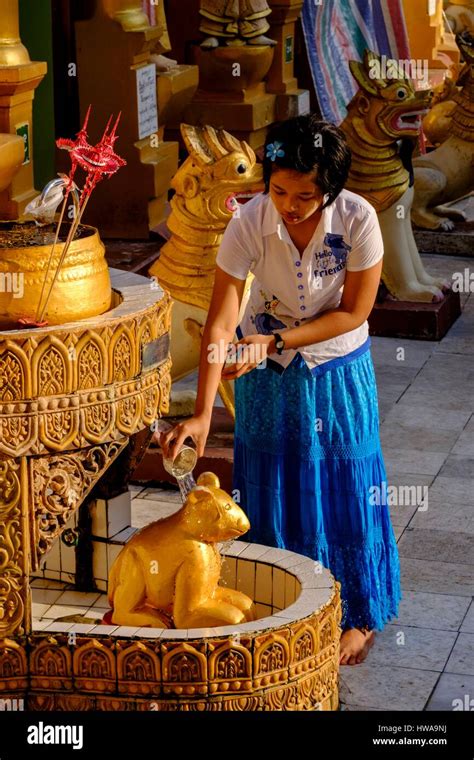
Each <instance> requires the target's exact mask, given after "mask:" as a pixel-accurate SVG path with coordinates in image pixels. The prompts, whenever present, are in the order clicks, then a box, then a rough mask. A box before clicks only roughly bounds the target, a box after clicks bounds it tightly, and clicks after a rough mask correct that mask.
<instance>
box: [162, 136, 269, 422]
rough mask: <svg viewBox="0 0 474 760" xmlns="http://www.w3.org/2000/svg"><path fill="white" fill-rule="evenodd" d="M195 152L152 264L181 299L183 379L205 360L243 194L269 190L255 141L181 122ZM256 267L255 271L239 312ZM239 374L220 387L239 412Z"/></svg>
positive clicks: (177, 304) (182, 172)
mask: <svg viewBox="0 0 474 760" xmlns="http://www.w3.org/2000/svg"><path fill="white" fill-rule="evenodd" d="M181 134H182V136H183V139H184V142H185V144H186V147H187V149H188V152H189V156H188V158H187V159H186V161H184V163H183V164H182V165H181V167H180V168H179V169H178V171H177V172H176V174H175V176H174V178H173V181H172V183H171V186H172V187H173V189H174V190H176V193H175V195H174V196H173V198H172V200H171V214H170V216H169V218H168V228H169V230H170V232H171V237H170V239H169V240H168V242H167V243H165V245H164V246H163V247H162V249H161V252H160V257H159V259H158V260H157V261H156V262H155V263H154V264H153V266H152V267H151V269H150V275H152V276H153V277H156V279H157V280H158V282H159V284H160V285H161V286H162V287H164V288H166V290H168V291H169V292H170V293H171V296H172V298H173V300H174V303H173V308H172V324H171V335H172V340H171V360H172V370H171V374H172V378H173V380H179V379H180V378H182V377H185V376H186V375H187V374H189V373H190V372H192V371H194V370H195V369H196V368H197V367H198V365H199V357H200V347H201V335H202V330H203V328H204V324H205V322H206V318H207V312H208V309H209V305H210V302H211V296H212V290H213V287H214V274H215V266H216V255H217V251H218V250H219V245H220V242H221V240H222V236H223V234H224V232H225V229H226V227H227V224H228V223H229V221H230V219H231V217H232V214H233V213H238V210H239V206H238V201H237V198H239V197H240V198H242V200H243V199H245V198H246V197H247V198H248V197H251V196H252V194H255V193H256V192H259V191H262V190H263V189H264V186H263V174H262V167H261V165H260V164H257V159H256V156H255V153H254V152H253V150H252V148H251V147H250V146H249V145H248V144H247V143H246V142H245V141H243V142H240V140H237V139H236V138H235V137H233V136H232V135H231V134H229V133H228V132H226V131H225V130H223V129H221V130H216V129H214V128H213V127H209V126H205V127H193V126H190V125H188V124H182V125H181ZM252 280H253V275H252V274H249V277H248V280H247V285H246V289H245V294H244V297H243V299H242V304H241V310H240V315H239V319H240V318H241V317H242V315H243V311H244V309H245V306H246V303H247V300H248V296H249V289H250V285H251V283H252ZM232 389H233V381H230V382H229V381H223V382H221V384H220V386H219V394H220V395H221V398H222V400H223V402H224V404H225V406H226V407H227V409H228V410H229V412H230V413H231V414H232V415H233V414H234V404H233V390H232Z"/></svg>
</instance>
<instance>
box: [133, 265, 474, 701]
mask: <svg viewBox="0 0 474 760" xmlns="http://www.w3.org/2000/svg"><path fill="white" fill-rule="evenodd" d="M423 258H424V261H425V265H426V267H427V269H428V271H429V272H430V273H432V274H440V275H442V276H444V277H446V278H447V279H448V280H451V276H452V273H453V272H455V271H459V272H462V271H464V268H465V267H468V266H469V265H470V263H471V262H470V260H469V259H456V258H453V257H443V256H424V257H423ZM461 299H462V302H463V309H464V310H463V315H462V317H461V318H460V319H459V320H458V321H457V322H456V323H455V325H453V327H452V328H451V330H450V331H449V333H448V335H447V336H446V337H445V338H444V339H443V340H442V341H441V342H440V343H433V342H427V341H409V340H399V339H392V338H373V339H372V356H373V359H374V364H375V368H376V373H377V381H378V394H379V408H380V420H381V426H380V432H381V439H382V445H383V450H384V455H385V462H386V467H387V475H388V482H389V484H393V485H398V486H418V487H419V488H418V492H417V496H418V497H419V498H416V499H415V500H414V503H410V504H409V505H407V504H402V505H399V506H393V507H391V513H392V521H393V525H394V530H395V534H396V536H397V539H398V546H399V551H400V560H401V565H402V587H403V600H402V602H401V605H400V613H399V617H398V619H397V620H396V621H392V622H391V623H389V624H388V625H387V626H386V627H385V629H384V631H382V632H381V633H379V634H378V636H377V639H376V644H375V646H374V647H373V649H372V650H371V653H370V655H369V657H368V659H367V661H366V662H365V663H363V664H361V665H358V666H355V667H343V668H341V701H342V702H343V709H348V710H388V709H394V710H453V709H454V708H455V707H457V709H460V708H459V705H460V704H469V699H470V698H471V697H474V665H473V662H474V603H473V594H474V574H473V570H474V551H473V550H474V467H473V464H474V416H473V412H474V356H473V354H474V296H473V295H468V294H463V295H462V296H461ZM400 347H402V348H404V350H405V351H404V356H403V358H401V352H400V351H399V350H398V349H399V348H400ZM195 380H196V378H195V376H194V377H189V378H187V380H186V385H183V389H184V388H185V387H186V388H190V389H192V388H195V387H196V386H195ZM425 487H426V488H427V489H428V508H427V509H423V507H424V506H426V505H423V504H422V503H421V502H422V500H423V497H424V494H425V490H424V489H425ZM177 503H178V504H179V501H178V496H177V494H176V495H175V496H174V498H173V499H172V498H171V497H170V493H169V492H168V491H160V490H159V489H150V488H147V489H143V490H141V491H139V490H136V493H135V498H134V499H133V501H132V510H133V512H132V514H133V522H134V525H136V526H140V525H142V524H145V523H146V522H147V521H149V520H150V519H157V516H158V514H159V513H161V512H162V511H163V514H164V510H166V509H169V510H174V509H175V507H176V504H177ZM420 506H421V507H422V508H421V509H419V507H420ZM466 695H468V696H467V697H466ZM469 695H470V696H469ZM455 700H459V702H455ZM473 704H474V702H473ZM465 709H466V708H465Z"/></svg>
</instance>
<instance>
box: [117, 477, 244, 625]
mask: <svg viewBox="0 0 474 760" xmlns="http://www.w3.org/2000/svg"><path fill="white" fill-rule="evenodd" d="M249 529H250V523H249V521H248V519H247V517H246V515H245V513H244V512H243V511H242V509H241V508H240V507H239V506H238V505H237V504H236V503H235V502H234V501H233V500H232V499H231V497H230V496H229V495H228V494H227V493H226V492H225V491H223V490H222V489H221V488H220V484H219V479H218V477H217V475H215V474H214V473H212V472H204V473H202V474H201V475H200V476H199V477H198V479H197V485H196V486H195V487H194V488H193V489H192V490H191V491H190V492H189V493H188V495H187V497H186V500H185V502H184V505H183V506H182V508H181V509H180V510H179V511H178V512H176V513H175V514H174V515H171V516H170V517H167V518H165V519H163V520H157V521H156V522H153V523H151V524H150V525H147V526H146V527H145V528H143V529H142V530H141V531H140V532H139V533H137V534H136V535H135V536H133V538H131V539H130V541H129V542H128V543H127V544H126V546H124V548H123V549H122V551H121V552H120V554H119V555H118V557H117V559H116V560H115V562H114V564H113V565H112V569H111V571H110V575H109V592H108V595H109V603H110V606H111V607H112V610H113V611H112V615H111V616H110V619H111V621H112V623H114V624H115V625H132V626H151V627H153V628H203V627H208V626H223V625H238V624H239V623H244V622H250V621H251V620H254V619H255V614H254V606H253V600H252V599H250V598H249V597H248V596H246V595H245V594H243V593H241V592H240V591H235V590H234V589H230V588H224V587H223V586H219V585H218V583H219V578H220V572H221V564H222V558H221V555H220V553H219V549H218V547H217V546H216V544H217V543H218V542H222V541H228V540H230V539H235V538H237V536H241V535H243V534H244V533H246V532H247V531H248V530H249Z"/></svg>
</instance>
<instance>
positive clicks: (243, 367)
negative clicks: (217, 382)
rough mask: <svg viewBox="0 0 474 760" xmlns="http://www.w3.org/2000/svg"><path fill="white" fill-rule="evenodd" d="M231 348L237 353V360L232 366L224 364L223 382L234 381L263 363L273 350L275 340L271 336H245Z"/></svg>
mask: <svg viewBox="0 0 474 760" xmlns="http://www.w3.org/2000/svg"><path fill="white" fill-rule="evenodd" d="M233 346H235V349H236V351H237V360H236V362H235V363H233V364H227V365H226V364H224V366H223V368H222V379H223V380H235V379H236V378H237V377H241V375H245V374H246V373H247V372H250V371H251V370H253V369H255V367H257V365H259V364H261V363H262V362H263V361H265V360H266V358H267V356H268V355H269V354H271V353H273V352H274V350H275V338H274V336H273V335H260V334H257V335H246V336H245V338H242V339H241V340H238V341H237V342H236V343H233Z"/></svg>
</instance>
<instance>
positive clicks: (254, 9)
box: [199, 0, 277, 48]
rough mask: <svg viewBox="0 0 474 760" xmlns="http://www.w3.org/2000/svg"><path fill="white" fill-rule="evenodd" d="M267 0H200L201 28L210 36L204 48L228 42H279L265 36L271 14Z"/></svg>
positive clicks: (262, 43) (204, 43)
mask: <svg viewBox="0 0 474 760" xmlns="http://www.w3.org/2000/svg"><path fill="white" fill-rule="evenodd" d="M271 12H272V11H271V8H269V6H268V3H267V0H201V7H200V11H199V13H200V14H201V24H200V27H199V30H200V31H201V32H202V33H203V34H205V35H207V37H206V39H205V40H204V41H203V42H202V43H201V47H203V48H216V47H218V46H219V42H224V43H225V44H226V45H232V46H236V45H271V46H274V45H276V44H277V43H276V40H272V39H270V38H269V37H266V35H265V32H268V30H269V29H270V24H269V23H268V21H267V16H269V15H270V13H271Z"/></svg>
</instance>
